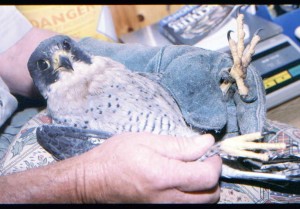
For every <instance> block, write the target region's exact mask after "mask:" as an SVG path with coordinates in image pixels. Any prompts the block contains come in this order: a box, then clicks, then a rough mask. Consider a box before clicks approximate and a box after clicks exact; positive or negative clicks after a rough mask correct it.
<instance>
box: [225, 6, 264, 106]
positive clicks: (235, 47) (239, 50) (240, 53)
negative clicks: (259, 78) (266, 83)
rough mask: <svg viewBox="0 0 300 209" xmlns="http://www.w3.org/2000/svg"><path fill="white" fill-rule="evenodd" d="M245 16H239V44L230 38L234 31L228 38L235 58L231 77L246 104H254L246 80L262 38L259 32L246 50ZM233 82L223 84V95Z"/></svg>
mask: <svg viewBox="0 0 300 209" xmlns="http://www.w3.org/2000/svg"><path fill="white" fill-rule="evenodd" d="M243 25H244V14H241V13H240V12H239V13H238V16H237V31H238V33H237V34H238V35H237V43H236V42H235V41H234V40H233V39H232V38H231V37H230V33H231V32H232V31H228V33H227V38H228V43H229V48H230V51H231V55H232V58H233V66H232V68H231V69H230V72H229V74H230V76H231V77H232V78H233V79H234V81H235V82H236V85H237V88H238V92H239V94H240V96H241V99H242V100H243V101H244V102H252V101H253V100H255V99H256V98H248V92H249V89H248V87H247V86H246V84H245V82H244V79H245V78H246V74H247V67H248V66H249V64H250V62H251V57H252V55H253V54H254V52H255V46H256V45H257V43H258V42H259V41H260V37H259V36H258V32H259V31H260V30H258V31H257V32H256V33H255V34H254V36H253V38H252V40H251V41H250V43H249V44H248V45H247V47H246V49H245V46H244V38H245V32H244V26H243ZM232 83H233V82H232V81H230V80H229V81H226V82H224V83H223V84H221V86H220V87H221V90H222V92H223V94H226V93H227V91H228V89H229V87H230V86H231V85H232Z"/></svg>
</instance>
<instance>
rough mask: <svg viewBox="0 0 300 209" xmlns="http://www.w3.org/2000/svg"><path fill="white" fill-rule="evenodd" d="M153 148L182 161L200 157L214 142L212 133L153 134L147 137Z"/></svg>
mask: <svg viewBox="0 0 300 209" xmlns="http://www.w3.org/2000/svg"><path fill="white" fill-rule="evenodd" d="M146 138H147V140H145V142H146V141H147V142H148V143H151V148H154V149H155V151H157V152H158V153H160V154H161V155H163V156H165V157H168V158H172V159H176V160H182V161H194V160H197V159H199V158H200V157H201V156H202V155H204V154H205V153H206V151H207V150H208V149H209V148H210V147H211V146H212V145H213V144H214V142H215V140H214V137H213V136H212V135H211V134H204V135H197V136H194V137H173V136H162V135H154V134H151V135H149V136H147V137H146Z"/></svg>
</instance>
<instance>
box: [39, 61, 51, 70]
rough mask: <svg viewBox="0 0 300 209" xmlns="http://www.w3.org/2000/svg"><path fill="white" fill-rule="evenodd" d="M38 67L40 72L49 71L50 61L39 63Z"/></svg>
mask: <svg viewBox="0 0 300 209" xmlns="http://www.w3.org/2000/svg"><path fill="white" fill-rule="evenodd" d="M37 66H38V68H39V69H40V70H48V69H49V68H50V63H49V61H48V60H39V61H37Z"/></svg>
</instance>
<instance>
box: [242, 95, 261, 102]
mask: <svg viewBox="0 0 300 209" xmlns="http://www.w3.org/2000/svg"><path fill="white" fill-rule="evenodd" d="M241 100H242V101H243V102H245V103H252V102H255V101H256V100H257V96H254V97H250V96H249V95H241Z"/></svg>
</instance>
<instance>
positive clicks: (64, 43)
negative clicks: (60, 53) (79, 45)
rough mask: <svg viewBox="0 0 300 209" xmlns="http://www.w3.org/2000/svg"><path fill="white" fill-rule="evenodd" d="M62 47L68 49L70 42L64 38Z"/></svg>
mask: <svg viewBox="0 0 300 209" xmlns="http://www.w3.org/2000/svg"><path fill="white" fill-rule="evenodd" d="M63 48H64V50H67V51H70V49H71V45H70V43H69V42H68V41H67V40H64V42H63Z"/></svg>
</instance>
